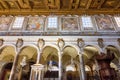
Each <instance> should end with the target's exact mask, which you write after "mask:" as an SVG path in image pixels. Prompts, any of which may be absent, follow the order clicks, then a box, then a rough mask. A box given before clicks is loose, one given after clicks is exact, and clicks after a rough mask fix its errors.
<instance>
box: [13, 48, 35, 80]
mask: <svg viewBox="0 0 120 80" xmlns="http://www.w3.org/2000/svg"><path fill="white" fill-rule="evenodd" d="M17 58H18V59H17V62H16V69H15V75H14V79H15V80H16V79H17V80H21V79H22V80H26V79H27V80H29V77H30V72H31V65H33V64H35V63H36V61H37V49H36V48H35V47H32V46H24V47H23V48H22V49H21V50H20V52H19V53H18V55H17Z"/></svg>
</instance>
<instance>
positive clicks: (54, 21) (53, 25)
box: [47, 17, 58, 29]
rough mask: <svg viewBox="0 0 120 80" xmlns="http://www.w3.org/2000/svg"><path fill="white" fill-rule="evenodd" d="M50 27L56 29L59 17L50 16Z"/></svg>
mask: <svg viewBox="0 0 120 80" xmlns="http://www.w3.org/2000/svg"><path fill="white" fill-rule="evenodd" d="M47 27H48V29H56V28H57V27H58V17H48V26H47Z"/></svg>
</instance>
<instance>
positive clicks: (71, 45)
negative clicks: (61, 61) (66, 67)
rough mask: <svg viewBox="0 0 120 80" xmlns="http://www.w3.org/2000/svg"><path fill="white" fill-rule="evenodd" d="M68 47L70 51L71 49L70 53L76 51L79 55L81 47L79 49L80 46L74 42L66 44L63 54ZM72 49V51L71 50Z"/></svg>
mask: <svg viewBox="0 0 120 80" xmlns="http://www.w3.org/2000/svg"><path fill="white" fill-rule="evenodd" d="M67 48H68V51H70V52H69V53H73V52H75V53H76V55H79V51H80V49H78V48H79V47H77V46H76V45H73V44H69V45H65V46H64V48H63V54H62V56H63V55H64V54H65V53H64V52H65V50H66V51H67ZM71 50H72V51H71ZM71 56H72V55H71Z"/></svg>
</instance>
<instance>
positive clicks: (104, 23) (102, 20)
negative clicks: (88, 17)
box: [95, 15, 114, 30]
mask: <svg viewBox="0 0 120 80" xmlns="http://www.w3.org/2000/svg"><path fill="white" fill-rule="evenodd" d="M95 19H96V22H97V25H98V29H99V30H114V27H113V23H112V21H111V18H110V17H109V16H107V15H102V16H98V15H97V16H95Z"/></svg>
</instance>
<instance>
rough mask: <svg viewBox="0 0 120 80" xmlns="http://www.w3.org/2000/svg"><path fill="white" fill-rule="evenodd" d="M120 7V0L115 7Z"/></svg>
mask: <svg viewBox="0 0 120 80" xmlns="http://www.w3.org/2000/svg"><path fill="white" fill-rule="evenodd" d="M119 7H120V1H119V2H118V4H117V6H115V9H118V8H119Z"/></svg>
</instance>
